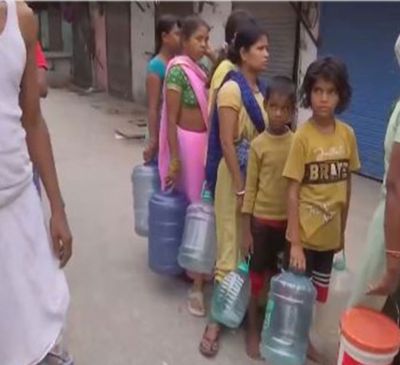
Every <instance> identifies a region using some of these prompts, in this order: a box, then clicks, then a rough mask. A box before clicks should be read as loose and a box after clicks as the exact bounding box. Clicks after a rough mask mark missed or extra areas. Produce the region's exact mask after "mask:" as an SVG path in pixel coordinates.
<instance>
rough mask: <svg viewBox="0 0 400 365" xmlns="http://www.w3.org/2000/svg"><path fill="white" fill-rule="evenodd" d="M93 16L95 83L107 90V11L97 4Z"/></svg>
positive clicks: (99, 87) (93, 9)
mask: <svg viewBox="0 0 400 365" xmlns="http://www.w3.org/2000/svg"><path fill="white" fill-rule="evenodd" d="M91 18H92V25H93V28H94V35H95V47H96V57H95V59H94V74H95V85H96V87H97V88H98V89H100V90H104V91H107V90H108V74H107V41H106V17H105V12H101V8H100V7H99V6H98V5H96V6H94V7H93V8H92V11H91Z"/></svg>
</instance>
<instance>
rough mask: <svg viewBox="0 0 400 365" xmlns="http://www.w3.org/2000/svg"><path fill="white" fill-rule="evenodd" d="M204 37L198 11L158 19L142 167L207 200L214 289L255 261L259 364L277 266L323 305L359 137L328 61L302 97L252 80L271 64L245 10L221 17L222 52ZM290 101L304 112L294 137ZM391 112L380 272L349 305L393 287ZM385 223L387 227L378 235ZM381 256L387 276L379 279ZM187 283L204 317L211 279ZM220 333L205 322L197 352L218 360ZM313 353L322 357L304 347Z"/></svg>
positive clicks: (338, 66)
mask: <svg viewBox="0 0 400 365" xmlns="http://www.w3.org/2000/svg"><path fill="white" fill-rule="evenodd" d="M209 33H210V27H209V26H208V24H207V23H206V22H205V21H204V20H203V19H201V18H200V17H198V16H196V15H192V16H189V17H187V18H185V19H184V20H183V21H180V20H179V19H178V18H177V17H175V16H173V15H163V16H162V17H161V18H160V20H159V22H158V26H157V32H156V35H157V47H156V54H155V56H154V57H153V58H152V59H151V61H150V62H149V64H148V75H147V93H148V117H149V140H148V145H147V147H146V149H145V151H144V160H145V161H146V162H149V161H151V160H156V161H158V167H159V173H160V178H161V184H162V188H163V189H167V188H168V187H171V186H172V187H174V188H176V189H178V190H179V191H181V192H183V193H184V194H185V195H186V197H187V198H188V200H189V201H190V202H191V203H196V202H199V201H200V200H201V191H202V186H203V183H204V181H206V183H207V187H208V188H209V189H210V190H211V192H212V193H213V196H214V208H215V216H216V234H217V258H216V264H215V272H214V281H215V286H218V284H219V283H220V282H221V281H222V280H223V278H224V277H225V276H226V275H227V274H228V273H229V272H231V271H233V270H234V269H235V268H236V266H237V264H238V262H239V260H240V258H241V257H245V256H248V255H250V256H251V259H250V280H251V300H250V305H249V308H248V316H247V323H248V326H247V336H246V351H247V354H248V355H249V356H250V357H252V358H258V357H259V356H260V352H259V343H260V325H259V323H260V320H262V318H260V314H259V311H258V306H259V302H260V297H261V296H262V294H263V292H264V290H263V288H265V287H267V288H268V283H269V281H270V279H271V277H272V276H273V275H274V274H276V273H277V272H278V270H279V267H280V264H282V265H283V267H284V268H288V267H290V268H293V269H295V270H299V271H302V272H304V273H306V275H308V276H310V277H311V278H312V282H313V284H314V286H315V288H316V290H317V301H318V302H320V303H324V302H326V301H327V300H328V291H329V281H330V275H331V271H332V264H333V259H334V255H335V254H336V253H338V252H341V251H342V250H344V247H345V231H346V223H347V216H348V211H349V203H350V199H351V176H352V173H353V172H356V171H358V170H359V169H360V160H359V156H358V148H357V141H356V136H355V133H354V131H353V130H352V128H351V127H350V126H349V125H347V124H346V123H344V122H342V121H340V120H339V119H337V114H340V113H342V112H343V111H345V110H346V108H347V107H348V106H349V103H350V101H351V95H352V88H351V85H350V82H349V75H348V71H347V68H346V65H345V64H344V63H343V62H342V61H341V60H340V59H338V58H336V57H325V58H321V59H318V60H316V61H315V62H313V63H312V64H311V65H310V66H309V68H308V70H307V73H306V75H305V77H304V80H303V84H302V87H301V89H300V92H299V93H297V92H296V86H295V85H294V83H293V81H292V80H291V79H290V78H288V77H286V76H284V75H275V76H274V77H273V78H272V79H271V80H269V82H268V85H267V86H265V85H264V83H263V82H262V81H261V80H260V75H261V74H262V73H263V72H265V71H266V69H267V67H268V60H269V41H270V39H269V35H268V34H267V32H266V31H265V30H264V29H263V28H262V27H261V26H260V25H259V24H258V23H257V21H256V20H255V18H254V17H253V16H252V15H251V14H250V13H248V12H247V11H243V10H236V11H234V12H233V13H232V14H231V15H230V16H229V18H228V20H227V23H226V27H225V44H224V46H223V47H222V48H221V50H219V52H218V53H217V52H214V51H213V50H212V49H211V47H210V45H209ZM297 95H299V99H298V97H297ZM298 102H299V103H300V104H301V105H302V106H303V107H305V108H310V109H311V112H312V116H311V118H310V119H309V120H307V121H305V122H304V123H303V124H301V125H300V126H299V127H298V128H297V130H296V132H293V129H294V128H293V126H294V119H295V112H296V106H297V104H298ZM398 114H399V108H398V106H396V108H395V110H394V114H393V115H392V118H391V122H390V125H389V129H388V137H387V142H386V152H387V161H386V170H387V171H388V176H387V179H385V182H386V184H385V186H386V187H387V189H388V190H387V193H386V190H385V194H386V195H385V196H384V198H383V199H382V204H381V206H380V208H379V209H380V212H378V217H375V228H376V225H377V226H379V227H378V228H379V230H378V232H380V235H381V236H382V237H381V241H382V242H381V244H382V255H381V256H382V260H381V262H380V263H379V265H378V266H379V268H380V271H379V272H376V273H375V275H365V274H364V275H359V285H358V288H362V290H361V291H360V292H358V293H355V294H354V296H353V299H352V300H353V302H357V301H360V300H361V299H362V298H364V299H365V298H366V296H365V294H366V293H367V292H368V291H369V292H370V294H380V295H387V294H388V293H389V292H393V291H394V290H395V287H396V284H397V283H398V276H399V271H400V265H399V258H400V250H399V247H398V245H399V243H398V242H400V241H399V239H398V238H400V237H398V236H399V233H398V232H400V231H399V230H397V232H394V231H395V229H396V227H397V228H398V225H399V223H400V214H399V212H398V209H397V208H396V214H394V215H393V217H390V218H389V217H388V215H386V220H385V224H384V222H383V220H384V206H385V202H386V201H387V202H389V205H390V206H391V207H392V208H394V207H393V205H394V204H395V203H394V201H395V199H397V198H398V195H397V194H398V190H397V189H398V186H399V183H400V177H399V176H398V175H396V171H397V170H398V169H397V168H394V167H393V166H394V165H393V164H397V162H396V161H397V160H398V159H399V156H398V155H399V152H398V151H397V150H396V148H397V147H398V146H397V143H399V142H400V141H398V140H397V139H396V133H399V132H397V130H398V119H399V118H398ZM392 148H393V153H392ZM396 151H397V153H396ZM390 159H392V160H394V161H392V163H390ZM390 166H391V167H390ZM378 221H379V222H378ZM384 226H385V227H387V226H390V229H386V230H385V234H384V232H383V227H384ZM396 238H397V241H396ZM385 239H386V243H387V249H386V251H385V248H384V242H385ZM369 241H374V240H371V239H370V240H369ZM370 245H375V246H376V245H377V243H376V242H370ZM385 252H386V255H385ZM385 258H387V263H388V265H387V274H386V275H384V276H383V279H382V281H381V282H379V279H380V278H381V277H382V275H383V274H384V271H385V267H386V265H385V262H386V260H384V259H385ZM281 261H282V262H281ZM364 262H368V258H366V260H364ZM365 271H366V269H364V272H365ZM189 275H190V277H191V278H192V279H193V285H192V288H191V289H190V291H189V295H188V298H187V303H188V311H189V312H190V313H191V314H192V315H194V316H200V317H202V316H205V315H206V313H207V311H206V303H205V301H204V285H205V282H206V280H207V278H205V277H204V275H201V274H196V273H189ZM367 278H368V280H367ZM371 283H372V284H373V285H374V286H373V287H368V285H371ZM214 290H215V289H214ZM378 309H381V308H378ZM221 330H222V326H221V325H220V324H219V323H217V322H216V321H214V320H213V318H209V323H208V324H207V326H206V329H205V331H204V334H203V337H202V339H201V342H200V352H201V353H202V354H203V355H204V356H206V357H213V356H215V355H216V354H217V352H218V350H219V340H220V333H221ZM309 356H310V358H314V359H318V353H317V352H316V350H315V349H314V347H313V346H312V344H311V343H310V346H309Z"/></svg>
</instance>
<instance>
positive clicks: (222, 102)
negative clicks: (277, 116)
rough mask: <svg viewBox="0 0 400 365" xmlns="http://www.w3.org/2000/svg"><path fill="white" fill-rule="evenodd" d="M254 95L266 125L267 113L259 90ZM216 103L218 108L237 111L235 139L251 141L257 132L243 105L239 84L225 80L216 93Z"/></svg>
mask: <svg viewBox="0 0 400 365" xmlns="http://www.w3.org/2000/svg"><path fill="white" fill-rule="evenodd" d="M254 97H255V98H256V100H257V103H258V105H259V106H260V109H261V112H262V114H263V117H264V120H265V124H266V125H267V124H268V115H267V112H266V111H265V110H264V107H263V102H264V97H263V95H262V93H261V92H260V91H258V92H255V93H254ZM217 103H218V108H223V107H228V108H232V109H233V110H235V111H236V112H238V135H237V139H236V141H240V140H242V139H243V138H245V139H247V140H248V141H249V142H251V141H252V140H253V139H254V138H255V137H256V136H257V135H258V132H257V130H256V128H255V127H254V125H253V122H252V121H251V119H250V117H249V115H248V114H247V111H246V108H245V106H244V105H243V102H242V95H241V92H240V88H239V85H238V84H237V83H236V82H235V81H227V82H226V83H225V84H224V85H223V86H222V87H221V89H220V90H219V91H218V94H217Z"/></svg>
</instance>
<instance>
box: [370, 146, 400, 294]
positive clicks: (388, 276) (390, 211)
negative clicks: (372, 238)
mask: <svg viewBox="0 0 400 365" xmlns="http://www.w3.org/2000/svg"><path fill="white" fill-rule="evenodd" d="M399 164H400V143H394V144H393V149H392V155H391V157H390V164H389V171H388V175H387V179H386V190H387V193H386V202H385V203H386V205H385V220H384V232H385V242H386V253H387V255H386V272H385V274H384V275H383V277H382V278H381V279H380V281H379V282H378V283H372V284H373V286H372V289H371V290H370V291H369V292H368V293H369V294H373V295H385V296H387V295H390V294H392V293H394V292H395V291H396V290H397V289H398V284H399V280H400V257H399V255H398V253H399V252H400V204H399V202H400V165H399Z"/></svg>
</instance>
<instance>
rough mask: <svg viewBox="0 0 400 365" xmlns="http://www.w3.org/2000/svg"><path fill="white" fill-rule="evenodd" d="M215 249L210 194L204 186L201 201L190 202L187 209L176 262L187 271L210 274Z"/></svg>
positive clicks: (213, 215)
mask: <svg viewBox="0 0 400 365" xmlns="http://www.w3.org/2000/svg"><path fill="white" fill-rule="evenodd" d="M216 251H217V237H216V230H215V214H214V207H213V205H212V196H211V192H210V191H209V190H207V189H205V187H204V188H203V193H202V202H201V203H195V204H191V205H190V206H189V208H188V210H187V213H186V221H185V231H184V234H183V240H182V246H181V248H180V250H179V256H178V262H179V265H181V266H182V267H183V268H184V269H186V270H188V271H192V272H195V273H199V274H209V275H210V274H212V273H213V271H214V267H215V258H216Z"/></svg>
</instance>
